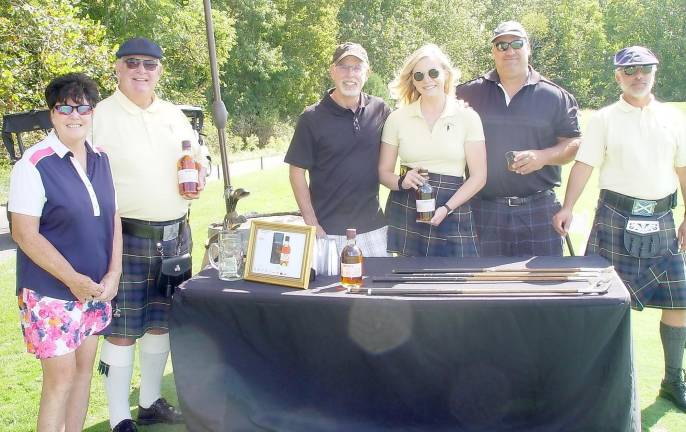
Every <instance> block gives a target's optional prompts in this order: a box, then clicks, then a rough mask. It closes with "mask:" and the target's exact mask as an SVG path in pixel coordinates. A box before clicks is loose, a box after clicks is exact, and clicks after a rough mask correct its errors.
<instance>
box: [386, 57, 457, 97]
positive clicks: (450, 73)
mask: <svg viewBox="0 0 686 432" xmlns="http://www.w3.org/2000/svg"><path fill="white" fill-rule="evenodd" d="M427 57H430V58H432V59H434V60H436V61H438V63H439V64H440V65H441V68H442V69H443V72H445V82H444V85H443V91H444V92H445V94H446V95H449V96H450V95H455V86H456V85H457V82H458V80H459V79H460V71H459V70H458V69H457V68H456V67H454V66H453V65H452V63H451V61H450V59H449V58H448V56H447V55H446V54H445V53H444V52H443V51H442V50H441V49H440V48H439V47H438V46H437V45H435V44H427V45H424V46H422V47H420V48H419V49H417V50H416V51H415V52H413V53H412V54H410V56H409V57H408V58H407V59H405V63H404V64H403V67H402V69H401V70H400V72H399V73H398V74H397V75H396V76H395V79H393V81H391V82H390V84H388V89H389V90H390V91H391V98H393V99H395V100H397V101H398V106H403V105H409V104H411V103H412V102H414V101H416V100H417V99H419V96H420V94H419V92H418V91H417V88H416V87H415V86H414V82H413V81H412V71H413V70H414V67H415V66H417V63H419V61H420V60H421V59H423V58H427Z"/></svg>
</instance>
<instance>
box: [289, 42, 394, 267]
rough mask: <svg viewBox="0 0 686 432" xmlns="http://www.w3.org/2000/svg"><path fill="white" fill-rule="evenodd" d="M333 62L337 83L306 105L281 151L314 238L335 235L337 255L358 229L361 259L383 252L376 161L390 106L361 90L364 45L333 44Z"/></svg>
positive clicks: (331, 70) (365, 60) (364, 76)
mask: <svg viewBox="0 0 686 432" xmlns="http://www.w3.org/2000/svg"><path fill="white" fill-rule="evenodd" d="M331 63H332V64H331V67H330V68H329V74H330V75H331V79H332V80H333V82H334V83H335V88H333V89H332V90H329V91H327V93H326V94H325V95H324V97H323V98H322V99H321V100H320V101H319V102H317V103H316V104H314V105H311V106H308V107H307V108H305V111H304V112H303V113H302V114H301V116H300V118H299V119H298V124H297V125H296V128H295V133H294V135H293V139H292V141H291V144H290V147H289V149H288V152H287V153H286V158H285V161H286V163H288V164H290V171H289V176H290V181H291V187H292V188H293V194H294V195H295V200H296V201H297V203H298V207H299V208H300V212H301V213H302V216H303V219H304V220H305V223H306V224H308V225H311V226H314V227H316V228H317V237H318V238H326V237H328V238H332V239H335V240H336V242H337V246H338V250H339V252H340V250H341V249H342V248H343V246H344V242H345V230H346V228H356V229H357V245H358V246H359V247H360V248H361V249H362V253H363V254H364V256H368V257H369V256H386V255H387V253H386V226H385V222H384V218H383V214H382V212H381V208H380V207H379V174H378V169H377V166H378V163H379V147H380V145H381V131H382V129H383V124H384V121H385V120H386V117H387V116H388V114H389V113H390V109H389V108H388V106H387V105H386V104H385V103H384V101H383V100H381V99H380V98H377V97H374V96H370V95H368V94H365V93H362V87H363V86H364V84H365V82H366V81H367V74H368V72H369V60H368V58H367V52H366V51H365V49H364V48H363V47H362V46H360V45H359V44H356V43H351V42H346V43H344V44H341V45H339V46H338V47H337V48H336V51H335V52H334V55H333V59H332V62H331ZM305 171H307V172H308V174H309V184H308V182H307V180H306V178H305Z"/></svg>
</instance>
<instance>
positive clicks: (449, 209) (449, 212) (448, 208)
mask: <svg viewBox="0 0 686 432" xmlns="http://www.w3.org/2000/svg"><path fill="white" fill-rule="evenodd" d="M443 207H445V209H446V210H447V211H448V214H452V213H453V212H454V211H455V210H454V209H451V208H450V206H449V205H448V204H443Z"/></svg>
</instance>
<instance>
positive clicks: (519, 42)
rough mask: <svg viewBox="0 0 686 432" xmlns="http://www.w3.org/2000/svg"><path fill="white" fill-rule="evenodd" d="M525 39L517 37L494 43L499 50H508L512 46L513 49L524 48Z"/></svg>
mask: <svg viewBox="0 0 686 432" xmlns="http://www.w3.org/2000/svg"><path fill="white" fill-rule="evenodd" d="M524 43H525V42H524V39H515V40H513V41H512V42H502V41H501V42H496V43H494V44H493V45H495V48H496V49H497V50H498V51H507V49H508V48H510V47H512V49H516V50H518V49H522V47H524Z"/></svg>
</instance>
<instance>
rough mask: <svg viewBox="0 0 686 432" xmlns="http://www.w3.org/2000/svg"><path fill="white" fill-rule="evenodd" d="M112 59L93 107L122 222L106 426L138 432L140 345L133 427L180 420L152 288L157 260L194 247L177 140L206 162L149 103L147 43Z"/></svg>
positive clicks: (179, 126)
mask: <svg viewBox="0 0 686 432" xmlns="http://www.w3.org/2000/svg"><path fill="white" fill-rule="evenodd" d="M116 55H117V62H116V65H115V70H116V74H117V82H118V86H117V90H116V91H115V92H114V94H112V95H111V96H110V97H108V98H106V99H105V100H103V101H102V102H101V103H100V104H98V109H97V111H96V113H95V115H94V119H93V143H94V144H95V145H96V146H100V147H103V148H104V149H106V151H107V154H108V155H109V157H110V161H111V162H110V163H111V166H112V174H113V177H114V183H115V187H116V190H117V201H118V206H119V212H120V214H121V216H122V231H123V238H124V253H123V271H122V276H121V282H120V285H119V292H118V294H117V296H116V297H115V298H114V301H113V303H114V304H113V310H114V313H113V318H112V325H111V326H110V328H109V333H108V337H107V340H106V341H105V342H104V343H103V347H102V352H101V356H100V368H99V369H100V371H101V372H102V373H103V374H104V376H105V378H104V380H105V391H106V393H107V399H108V404H109V412H110V425H111V427H112V428H113V430H114V431H116V432H124V431H136V430H137V426H136V423H134V422H133V420H132V419H131V412H130V410H129V390H130V386H131V376H132V372H133V357H134V348H135V343H136V341H137V340H138V341H139V351H140V371H141V384H140V396H139V399H138V400H139V403H138V404H139V411H138V419H137V423H138V424H152V423H160V422H163V423H180V422H182V421H183V418H182V416H181V413H180V412H179V411H178V410H177V409H176V408H174V407H173V406H171V405H169V404H168V403H167V401H166V400H165V399H164V398H162V397H161V394H160V385H161V381H162V376H163V374H164V368H165V365H166V363H167V356H168V354H169V335H168V325H167V314H168V312H169V306H170V303H171V298H169V297H167V293H166V292H163V291H162V290H161V289H160V287H159V286H158V284H156V276H157V274H158V272H159V269H160V265H161V261H162V256H165V257H170V256H176V255H181V254H184V253H186V252H189V251H190V249H191V237H190V228H189V226H188V223H187V220H186V214H187V212H188V207H189V202H190V201H189V200H190V199H193V198H197V194H191V195H186V196H181V195H180V194H179V190H178V178H177V169H176V162H177V161H178V160H179V158H180V157H181V155H182V150H181V142H182V141H183V140H190V141H191V143H192V146H193V151H194V156H195V160H196V161H199V162H201V163H203V162H204V161H205V159H204V158H202V157H201V154H200V151H199V145H198V142H197V140H196V139H195V137H194V134H193V130H192V128H191V126H190V123H189V122H188V120H187V118H186V117H185V115H184V114H183V112H182V111H181V110H180V109H179V108H177V107H176V106H174V105H173V104H171V103H170V102H167V101H163V100H161V99H159V98H158V97H156V95H155V87H156V86H157V82H158V81H159V79H160V76H161V74H162V64H161V63H160V59H161V58H162V50H161V48H160V47H159V46H158V45H157V44H156V43H154V42H152V41H150V40H148V39H145V38H134V39H130V40H128V41H126V42H124V43H122V44H121V46H120V47H119V50H118V51H117V54H116ZM202 171H204V169H202V170H201V173H200V175H199V181H200V184H199V188H198V189H200V190H202V188H203V185H204V181H203V179H204V178H205V176H204V172H202Z"/></svg>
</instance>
